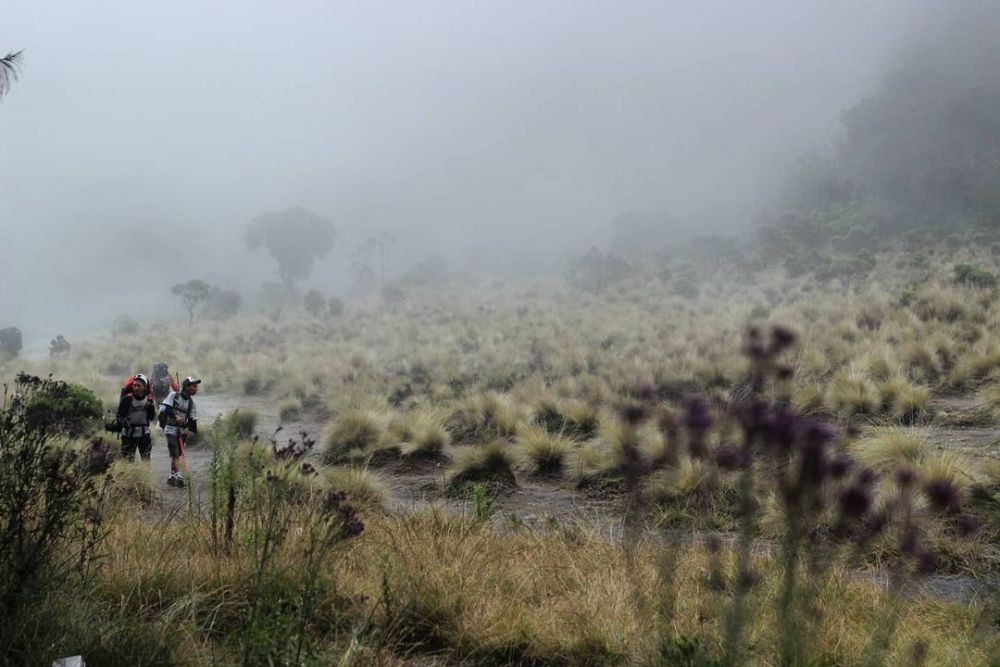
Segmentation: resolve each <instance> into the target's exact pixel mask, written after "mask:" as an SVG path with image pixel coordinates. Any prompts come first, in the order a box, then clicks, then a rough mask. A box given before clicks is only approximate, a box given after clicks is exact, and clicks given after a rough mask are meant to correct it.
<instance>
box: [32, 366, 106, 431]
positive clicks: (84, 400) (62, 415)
mask: <svg viewBox="0 0 1000 667" xmlns="http://www.w3.org/2000/svg"><path fill="white" fill-rule="evenodd" d="M18 378H19V380H18V382H22V383H24V382H27V383H31V384H33V385H34V386H35V387H37V389H35V390H34V391H32V392H31V394H30V398H28V399H27V401H26V403H25V406H24V417H25V419H26V420H27V421H28V422H29V423H30V424H31V425H32V426H34V427H35V428H39V429H43V428H44V429H48V430H50V431H53V432H58V433H65V434H66V435H70V436H74V437H80V436H85V435H87V434H89V433H92V432H93V431H95V430H97V428H98V427H99V426H100V425H101V421H102V417H103V415H104V406H103V405H102V404H101V401H100V399H99V398H97V396H96V395H95V394H94V392H92V391H90V390H89V389H87V388H86V387H84V386H81V385H78V384H67V383H65V382H58V381H55V380H51V379H48V380H42V379H41V378H38V377H34V376H29V375H26V374H24V373H22V374H20V375H19V376H18Z"/></svg>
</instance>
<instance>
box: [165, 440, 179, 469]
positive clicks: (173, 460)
mask: <svg viewBox="0 0 1000 667" xmlns="http://www.w3.org/2000/svg"><path fill="white" fill-rule="evenodd" d="M167 451H169V452H170V473H171V474H173V473H175V472H177V459H178V458H180V455H181V443H180V441H179V440H178V439H177V436H176V435H168V436H167Z"/></svg>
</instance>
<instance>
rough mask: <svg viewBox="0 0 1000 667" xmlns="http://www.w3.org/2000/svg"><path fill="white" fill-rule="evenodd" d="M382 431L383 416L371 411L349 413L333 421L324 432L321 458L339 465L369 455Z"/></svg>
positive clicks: (383, 424)
mask: <svg viewBox="0 0 1000 667" xmlns="http://www.w3.org/2000/svg"><path fill="white" fill-rule="evenodd" d="M385 432H386V423H385V419H384V418H383V415H381V414H380V413H378V412H375V411H374V410H350V411H348V412H345V413H343V414H342V415H340V416H339V417H337V419H335V420H334V422H333V424H332V425H331V427H330V429H329V430H328V431H327V434H326V439H325V447H324V450H323V458H324V460H325V461H327V462H328V463H342V462H344V461H347V460H349V459H351V458H354V457H357V456H362V455H365V454H371V453H372V452H374V450H375V449H376V448H378V446H379V445H380V444H383V437H384V435H385Z"/></svg>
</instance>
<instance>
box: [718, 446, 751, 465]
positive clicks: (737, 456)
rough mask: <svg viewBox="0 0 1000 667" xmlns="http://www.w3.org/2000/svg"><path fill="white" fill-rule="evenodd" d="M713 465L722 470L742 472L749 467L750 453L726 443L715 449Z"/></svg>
mask: <svg viewBox="0 0 1000 667" xmlns="http://www.w3.org/2000/svg"><path fill="white" fill-rule="evenodd" d="M714 459H715V465H717V466H719V467H720V468H721V469H723V470H728V471H733V470H743V469H745V468H748V467H749V466H750V453H749V452H748V451H746V450H745V449H743V448H742V447H740V446H739V445H737V444H735V443H732V442H726V443H723V444H721V445H719V446H718V447H716V449H715V452H714Z"/></svg>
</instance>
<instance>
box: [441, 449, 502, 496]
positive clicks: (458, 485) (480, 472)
mask: <svg viewBox="0 0 1000 667" xmlns="http://www.w3.org/2000/svg"><path fill="white" fill-rule="evenodd" d="M477 482H478V483H482V484H485V485H486V486H487V488H489V489H490V490H491V491H492V492H494V493H498V492H505V491H509V490H510V489H512V488H514V487H515V486H517V481H516V479H515V477H514V453H513V451H512V446H511V445H510V444H509V443H507V442H503V441H496V442H491V443H489V444H488V445H479V446H476V447H473V448H471V449H467V450H465V451H463V452H461V453H460V454H459V456H458V458H457V459H456V460H455V463H454V464H453V465H452V468H451V471H450V473H449V476H448V482H447V487H448V491H449V493H462V492H463V491H464V490H465V488H466V487H467V486H468V485H469V484H471V483H477Z"/></svg>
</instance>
